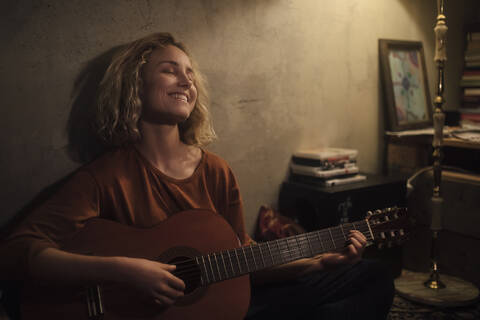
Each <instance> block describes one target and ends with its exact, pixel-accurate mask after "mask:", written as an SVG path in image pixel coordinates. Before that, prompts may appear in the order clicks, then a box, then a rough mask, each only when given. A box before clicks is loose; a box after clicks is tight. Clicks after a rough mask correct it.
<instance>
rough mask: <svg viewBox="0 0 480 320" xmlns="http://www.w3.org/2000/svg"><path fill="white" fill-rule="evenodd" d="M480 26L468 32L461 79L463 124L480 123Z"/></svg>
mask: <svg viewBox="0 0 480 320" xmlns="http://www.w3.org/2000/svg"><path fill="white" fill-rule="evenodd" d="M479 27H480V26H478V25H472V26H471V28H470V31H468V32H467V46H466V50H465V68H464V71H463V75H462V80H461V81H460V86H461V87H462V89H463V96H462V105H461V107H460V110H459V111H460V120H461V123H462V124H466V123H469V124H478V125H480V28H479Z"/></svg>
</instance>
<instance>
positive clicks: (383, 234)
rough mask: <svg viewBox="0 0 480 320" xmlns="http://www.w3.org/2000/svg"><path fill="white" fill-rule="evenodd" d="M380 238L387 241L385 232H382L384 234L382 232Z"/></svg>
mask: <svg viewBox="0 0 480 320" xmlns="http://www.w3.org/2000/svg"><path fill="white" fill-rule="evenodd" d="M380 238H382V239H386V236H385V232H383V231H382V232H380Z"/></svg>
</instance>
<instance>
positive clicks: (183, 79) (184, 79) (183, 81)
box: [179, 73, 193, 88]
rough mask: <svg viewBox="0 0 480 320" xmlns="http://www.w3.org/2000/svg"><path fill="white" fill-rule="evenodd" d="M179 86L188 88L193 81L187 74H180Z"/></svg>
mask: <svg viewBox="0 0 480 320" xmlns="http://www.w3.org/2000/svg"><path fill="white" fill-rule="evenodd" d="M179 84H180V86H182V87H185V88H190V87H191V86H192V85H193V81H192V79H190V77H189V76H188V75H187V74H185V73H181V74H180V76H179Z"/></svg>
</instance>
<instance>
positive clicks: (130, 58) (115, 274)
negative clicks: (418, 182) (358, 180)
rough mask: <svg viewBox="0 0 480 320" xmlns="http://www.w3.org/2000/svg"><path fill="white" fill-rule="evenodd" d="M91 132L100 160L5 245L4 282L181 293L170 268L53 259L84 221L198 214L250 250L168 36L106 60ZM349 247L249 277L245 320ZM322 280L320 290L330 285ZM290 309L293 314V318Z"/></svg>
mask: <svg viewBox="0 0 480 320" xmlns="http://www.w3.org/2000/svg"><path fill="white" fill-rule="evenodd" d="M96 128H97V132H98V135H99V137H101V139H102V140H103V141H104V142H105V145H106V146H107V147H109V148H110V150H109V151H108V152H106V153H105V154H104V155H102V156H100V157H99V158H98V159H96V160H95V161H93V162H92V163H90V164H88V165H86V166H84V167H82V168H81V169H80V170H79V171H78V172H77V173H76V174H75V175H74V177H73V178H72V179H71V180H70V181H69V182H68V183H67V184H66V185H65V186H64V187H63V188H62V189H61V190H60V191H59V192H58V193H56V194H55V195H54V196H53V197H52V198H51V199H50V200H49V201H47V203H45V204H44V205H43V206H42V207H41V208H39V209H37V210H36V211H35V212H34V213H33V214H32V215H31V216H30V217H29V218H28V219H27V220H26V221H25V222H24V223H23V224H22V225H21V226H19V228H18V229H17V230H16V231H15V232H13V233H12V234H11V235H10V236H9V237H8V238H7V240H6V241H5V243H4V244H3V249H2V260H4V261H7V260H8V261H9V263H8V264H7V265H5V268H6V269H7V270H6V271H5V272H7V273H8V274H10V275H13V274H15V275H16V277H17V278H27V277H30V278H32V279H34V280H37V281H41V282H49V283H82V284H84V283H99V282H117V283H123V284H126V285H128V286H131V287H132V288H136V289H137V290H140V291H142V292H143V293H144V294H146V295H148V296H149V297H150V299H151V300H152V301H153V302H155V303H156V304H158V305H162V306H168V305H171V304H173V303H175V301H176V300H177V299H178V298H180V297H182V296H183V290H184V289H185V284H184V282H183V281H182V280H181V279H179V278H177V277H176V276H174V275H173V274H172V272H173V271H174V270H175V268H176V267H175V266H174V265H169V264H163V263H159V262H154V261H150V260H146V259H140V258H127V257H96V256H85V255H79V254H74V253H69V252H65V251H62V250H61V249H60V247H61V244H62V241H63V240H64V239H66V238H68V236H69V235H71V234H72V233H74V232H75V231H77V230H78V229H80V228H81V227H82V226H83V225H84V223H85V221H87V220H88V219H90V218H93V217H101V218H106V219H111V220H115V221H117V222H120V223H123V224H127V225H132V226H135V227H152V226H155V225H157V224H159V223H160V222H161V221H163V220H165V219H167V218H168V217H169V216H170V215H172V214H174V213H176V212H179V211H184V210H188V209H194V208H202V209H209V210H211V211H213V212H216V213H218V214H221V215H222V216H223V217H224V218H225V219H226V220H227V222H228V223H229V224H230V225H231V226H232V228H233V230H234V231H235V232H236V234H237V235H238V238H239V240H240V241H241V243H242V244H244V245H245V244H248V243H250V242H251V239H250V238H249V237H248V235H247V234H246V232H245V227H244V221H243V207H242V200H241V196H240V193H239V189H238V184H237V181H236V179H235V177H234V175H233V173H232V171H231V169H230V167H229V166H228V165H227V163H226V162H225V161H224V160H222V159H221V158H220V157H218V156H216V155H214V154H212V153H210V152H208V151H206V150H205V149H203V146H205V145H206V144H208V143H209V142H210V141H212V140H213V139H214V138H215V134H214V131H213V129H212V126H211V123H210V117H209V112H208V106H207V95H206V91H205V88H204V81H203V78H202V76H201V74H200V72H199V70H198V68H197V67H196V65H195V63H194V61H193V60H192V58H191V56H190V55H189V53H188V51H187V50H186V48H185V46H184V45H182V44H181V43H179V42H177V41H175V39H174V38H173V37H172V36H171V35H170V34H167V33H157V34H153V35H150V36H147V37H145V38H142V39H139V40H137V41H134V42H132V43H130V44H129V45H127V46H125V47H124V48H123V49H122V50H121V51H120V52H119V53H118V54H117V55H116V56H115V57H114V59H113V61H112V63H111V65H110V66H109V68H108V70H107V71H106V74H105V76H104V78H103V80H102V82H101V84H100V88H99V94H98V103H97V118H96ZM350 241H351V244H350V245H349V247H348V249H347V250H346V251H345V252H342V253H332V254H327V255H323V256H321V257H316V258H312V259H303V260H299V261H297V262H294V263H290V264H287V265H283V266H281V267H278V268H275V269H272V270H267V271H265V272H262V273H258V274H256V275H255V279H256V280H258V282H259V283H263V285H262V288H261V289H259V291H258V292H260V294H259V298H258V303H256V301H255V300H254V301H252V308H251V310H250V313H249V316H251V317H255V316H257V317H259V316H262V317H263V316H265V315H268V312H270V311H268V310H267V309H268V305H270V304H271V302H270V301H268V299H267V300H265V298H262V292H264V291H265V290H267V291H268V290H269V289H268V286H270V285H269V284H268V283H276V282H278V281H279V280H282V281H285V280H289V281H296V279H300V278H302V279H303V278H304V277H305V276H308V275H310V274H318V272H317V271H322V270H323V269H326V268H328V269H333V268H335V266H337V265H353V264H356V263H357V262H358V261H360V259H361V255H362V252H363V250H364V247H365V245H366V239H365V237H364V236H363V235H362V234H361V233H359V232H357V231H352V232H351V233H350ZM320 273H321V274H322V275H325V274H327V273H326V272H323V271H322V272H320ZM328 274H333V273H328ZM341 274H342V277H343V278H342V279H345V276H344V275H345V274H354V273H352V272H350V271H342V273H341ZM360 274H362V273H360ZM327 278H328V277H327ZM327 280H328V279H324V280H322V281H326V282H325V283H329V284H333V282H332V281H331V280H328V281H327ZM285 287H286V288H290V289H289V290H292V289H291V288H295V286H294V287H292V286H285ZM295 290H299V288H295ZM300 290H301V289H300ZM277 291H278V288H277ZM339 296H341V292H339ZM254 299H256V295H255V292H254ZM320 300H321V299H320ZM324 302H329V301H324ZM307 303H309V302H307ZM322 303H323V302H322ZM294 304H295V303H294ZM294 304H293V309H294V310H296V309H298V308H297V307H295V306H294ZM286 305H288V303H287V304H286ZM316 308H317V307H315V308H313V309H311V310H316ZM277 309H278V308H277ZM309 309H310V308H309ZM266 310H267V311H266ZM307 310H308V309H307ZM297 311H298V310H297ZM265 312H267V313H265Z"/></svg>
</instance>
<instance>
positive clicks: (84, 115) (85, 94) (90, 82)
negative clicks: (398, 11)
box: [0, 46, 122, 239]
mask: <svg viewBox="0 0 480 320" xmlns="http://www.w3.org/2000/svg"><path fill="white" fill-rule="evenodd" d="M121 48H122V46H116V47H114V48H112V49H110V50H108V51H106V52H105V53H103V54H101V55H99V56H97V57H96V58H94V59H92V60H91V61H90V62H89V63H88V64H87V65H86V66H85V68H84V69H83V70H82V71H81V72H80V74H79V75H78V77H77V78H76V80H75V83H74V85H73V94H72V96H73V97H74V98H73V100H72V107H71V110H70V115H69V118H68V123H67V133H68V142H69V143H68V155H69V157H70V158H71V159H72V160H73V161H75V162H77V163H80V164H85V163H87V162H90V161H92V160H93V159H95V158H96V157H97V156H99V155H100V154H101V153H102V152H103V151H105V147H104V146H103V144H102V143H101V141H100V140H99V139H98V138H97V137H96V135H95V131H94V128H93V126H92V123H93V120H94V114H95V113H94V111H95V100H96V95H97V89H98V86H99V84H100V82H101V80H102V78H103V75H104V74H105V71H106V70H107V68H108V65H109V64H110V61H111V60H112V57H113V56H114V54H115V53H116V52H117V51H118V50H119V49H121ZM75 172H76V171H74V172H72V173H70V174H68V175H67V176H65V177H62V178H61V179H59V180H58V181H56V182H55V183H53V184H51V185H49V186H47V187H46V188H44V189H43V190H41V191H40V192H38V193H37V194H36V195H35V197H34V198H33V200H31V201H30V202H29V203H27V204H26V205H25V206H23V207H22V208H21V209H20V210H19V211H18V212H17V213H16V214H15V215H14V216H13V218H12V219H11V220H10V221H8V222H7V223H6V224H5V225H3V226H2V227H1V228H0V239H3V238H4V237H6V236H7V235H8V234H9V233H10V232H11V231H12V229H13V228H15V226H17V225H18V224H19V223H21V221H22V220H23V219H24V218H25V217H26V216H28V214H29V213H30V212H32V211H33V210H35V208H37V207H39V206H40V205H42V204H43V203H44V202H45V201H46V200H48V198H50V196H51V195H53V194H54V193H55V192H56V191H57V190H59V188H61V186H62V185H63V184H64V183H65V182H66V181H67V180H68V179H69V178H70V177H71V176H72V175H74V174H75Z"/></svg>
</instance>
